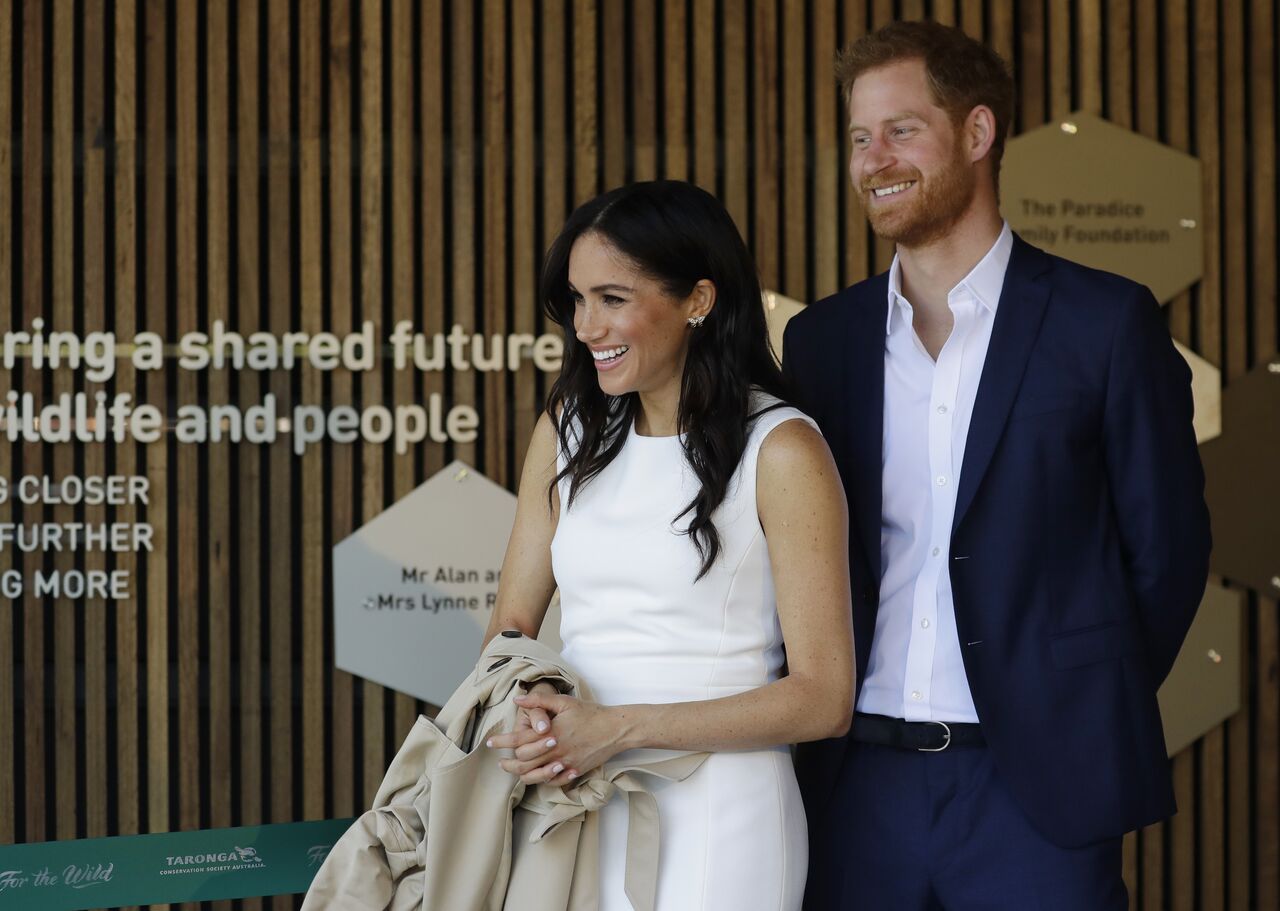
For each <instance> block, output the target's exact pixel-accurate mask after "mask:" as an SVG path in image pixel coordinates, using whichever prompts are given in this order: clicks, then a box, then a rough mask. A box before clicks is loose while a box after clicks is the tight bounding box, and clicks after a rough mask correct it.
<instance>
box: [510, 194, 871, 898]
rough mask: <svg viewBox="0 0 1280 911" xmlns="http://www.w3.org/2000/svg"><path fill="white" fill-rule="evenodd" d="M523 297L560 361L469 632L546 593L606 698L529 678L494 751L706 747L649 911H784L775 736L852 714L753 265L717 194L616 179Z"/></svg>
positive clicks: (818, 459)
mask: <svg viewBox="0 0 1280 911" xmlns="http://www.w3.org/2000/svg"><path fill="white" fill-rule="evenodd" d="M540 291H541V295H542V299H543V301H545V302H546V303H545V307H546V312H547V314H548V315H549V316H550V317H551V318H552V319H554V320H555V321H556V322H558V323H560V324H561V325H562V326H564V328H565V333H566V336H567V338H566V346H565V359H564V366H563V369H562V371H561V374H560V378H559V379H558V380H557V381H556V384H555V386H554V387H553V389H552V391H551V394H550V396H549V399H548V402H547V410H546V414H544V415H543V416H542V418H541V420H540V421H539V423H538V425H537V428H536V429H535V430H534V434H533V439H532V441H531V443H530V445H529V451H528V455H527V456H526V459H525V464H524V472H523V477H522V479H521V484H520V496H519V503H518V506H517V510H516V521H515V527H514V529H513V531H512V534H511V541H510V543H509V545H508V548H507V555H506V559H505V561H504V563H503V568H502V582H501V588H500V591H499V593H498V601H497V606H496V607H495V609H494V612H493V616H492V619H491V621H490V624H489V631H488V635H487V636H486V641H488V639H490V638H492V637H493V636H494V635H496V634H497V633H498V632H499V631H501V630H503V629H511V628H518V629H520V630H521V631H523V632H524V633H525V634H526V635H529V636H535V635H537V632H538V629H539V627H540V625H541V623H542V618H543V616H544V614H545V612H546V607H547V602H548V601H549V600H550V599H551V596H552V594H553V592H554V590H555V588H556V585H557V583H559V587H560V606H561V615H562V620H561V638H562V639H563V641H564V650H563V655H564V658H565V660H566V661H568V662H569V663H570V664H571V665H572V666H573V667H575V668H576V669H577V670H578V671H579V672H580V673H581V674H582V675H583V678H584V679H585V680H586V681H587V682H588V683H589V684H590V686H591V688H592V690H593V692H594V694H595V697H596V698H597V699H598V700H599V702H598V703H587V702H584V701H581V700H577V699H573V698H571V697H568V696H562V695H559V694H558V693H556V692H555V690H554V688H552V687H551V686H550V685H539V686H538V687H537V688H535V690H534V691H533V692H532V693H530V695H529V696H528V697H525V698H524V700H523V706H524V715H523V717H522V720H521V723H520V725H519V726H518V728H517V730H515V731H514V732H512V733H510V734H505V735H502V736H500V737H495V738H493V739H492V741H490V743H491V744H492V746H493V747H494V748H495V749H500V750H504V751H505V750H514V753H508V752H504V753H503V754H502V755H503V756H504V757H505V758H503V760H502V763H503V767H504V768H506V769H507V770H508V771H510V772H512V773H514V774H516V775H519V776H521V778H522V779H523V780H524V781H525V782H526V783H537V782H550V783H552V784H558V785H568V784H569V783H571V782H572V781H573V779H574V778H576V777H577V776H578V775H579V774H580V773H581V772H585V771H588V770H590V769H594V768H596V767H598V766H599V765H601V764H602V763H604V762H607V761H610V760H615V759H619V758H623V759H628V758H634V759H653V758H660V757H661V756H662V755H663V754H661V753H655V752H653V751H655V750H658V751H661V750H682V751H683V750H696V751H711V753H712V755H711V756H710V757H709V758H708V759H707V761H706V762H705V763H704V764H703V765H702V766H701V767H700V768H699V769H698V770H697V771H696V772H695V773H694V774H693V775H691V776H689V777H688V778H687V779H685V780H684V781H681V782H675V783H661V784H658V785H656V786H655V787H654V788H653V791H654V793H655V794H656V796H657V799H658V805H659V813H660V818H661V849H660V860H659V874H658V893H657V894H658V900H657V906H658V908H660V909H687V908H693V907H697V908H733V909H741V908H752V909H766V908H767V909H774V908H777V909H794V908H799V907H800V901H801V896H802V894H803V891H804V880H805V869H806V865H807V851H808V845H807V836H806V831H805V819H804V809H803V807H802V806H801V802H800V795H799V791H798V790H797V787H796V781H795V774H794V772H793V769H792V765H791V757H790V752H789V750H788V748H787V746H786V744H789V743H794V742H797V741H805V740H816V739H821V738H827V737H837V736H842V735H843V734H844V733H845V731H846V730H847V729H848V726H849V722H850V718H851V716H852V707H851V702H852V689H853V657H852V655H853V647H852V630H851V622H850V609H849V604H850V600H849V597H850V596H849V578H848V565H847V553H848V547H847V534H848V531H847V517H846V513H845V498H844V493H843V490H842V488H841V486H840V482H839V479H838V476H837V473H836V469H835V466H834V463H833V461H832V459H831V455H830V453H829V451H828V449H827V446H826V443H825V442H824V441H823V439H822V437H821V436H820V435H819V434H818V432H817V431H816V430H815V429H814V427H813V425H812V422H810V421H809V419H808V418H806V417H805V416H804V415H802V414H801V413H800V412H798V411H796V410H795V409H793V408H789V407H785V406H784V405H783V404H782V403H781V401H780V399H781V397H782V378H781V376H780V374H779V373H778V370H777V367H776V364H775V362H774V360H773V356H772V353H771V352H770V349H769V343H768V334H767V329H766V325H765V319H764V312H763V308H762V306H761V289H760V284H759V280H758V279H757V278H756V274H755V270H754V268H753V266H752V263H751V259H750V255H749V254H748V252H747V249H746V246H745V245H744V244H743V242H742V238H741V237H740V236H739V234H738V232H737V229H736V228H735V227H734V224H733V221H732V220H731V219H730V218H729V215H728V214H727V213H726V212H725V210H724V208H723V207H722V206H721V205H720V203H719V202H717V201H716V200H715V198H714V197H712V196H711V195H710V194H708V193H706V192H704V191H702V190H699V189H697V188H696V187H693V186H691V185H689V184H685V183H679V182H675V181H659V182H654V183H641V184H633V185H631V186H627V187H623V188H620V189H617V190H613V191H611V192H609V193H606V194H604V195H603V196H600V197H598V198H596V199H594V200H592V201H591V202H588V203H586V204H585V205H583V206H582V207H581V208H579V209H578V210H577V211H576V212H574V213H573V215H572V216H571V217H570V219H569V221H568V223H567V224H566V225H565V227H564V230H563V231H562V232H561V234H560V236H559V237H558V238H557V239H556V241H555V242H554V244H552V246H551V249H550V251H549V252H548V254H547V259H546V262H545V264H544V268H543V275H542V281H541V288H540ZM784 643H785V662H786V671H787V673H786V676H781V672H782V667H783V663H784ZM624 751H636V752H629V753H626V755H625V756H623V755H621V754H623V753H624ZM626 835H627V805H626V802H625V801H622V800H615V801H612V802H611V803H610V804H609V805H607V806H606V807H605V808H604V810H603V811H602V813H601V845H600V851H601V854H600V856H601V888H602V896H601V901H602V907H603V908H605V909H628V908H630V905H629V903H628V901H627V899H626V897H625V894H624V891H623V872H624V862H625V856H624V855H625V850H626Z"/></svg>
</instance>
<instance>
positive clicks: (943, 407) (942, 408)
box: [938, 405, 947, 414]
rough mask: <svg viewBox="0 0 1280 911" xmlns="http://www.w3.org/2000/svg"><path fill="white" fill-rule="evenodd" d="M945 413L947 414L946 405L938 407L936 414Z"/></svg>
mask: <svg viewBox="0 0 1280 911" xmlns="http://www.w3.org/2000/svg"><path fill="white" fill-rule="evenodd" d="M946 413H947V406H946V405H939V406H938V414H946Z"/></svg>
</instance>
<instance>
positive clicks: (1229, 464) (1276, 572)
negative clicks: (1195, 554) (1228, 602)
mask: <svg viewBox="0 0 1280 911" xmlns="http://www.w3.org/2000/svg"><path fill="white" fill-rule="evenodd" d="M1278 452H1280V355H1277V356H1275V357H1273V358H1271V360H1270V361H1268V362H1266V363H1263V364H1260V365H1259V366H1257V367H1255V368H1254V369H1253V370H1251V371H1250V372H1249V373H1246V374H1245V375H1244V376H1242V377H1238V378H1236V379H1234V380H1232V381H1231V382H1230V383H1228V384H1227V387H1226V389H1225V390H1224V391H1223V393H1222V435H1221V436H1220V437H1218V438H1217V439H1215V440H1211V441H1209V442H1207V443H1205V444H1204V445H1203V446H1201V447H1200V460H1201V461H1202V462H1203V463H1204V475H1205V487H1204V496H1205V500H1206V501H1207V502H1208V504H1209V515H1210V517H1211V519H1212V527H1213V553H1212V554H1211V555H1210V557H1209V565H1210V566H1212V567H1213V570H1214V572H1218V573H1222V575H1224V576H1226V577H1227V578H1228V579H1230V580H1231V581H1232V582H1239V583H1240V584H1242V585H1247V586H1248V587H1249V588H1252V589H1254V590H1256V591H1258V592H1261V593H1262V594H1264V595H1266V596H1267V597H1268V598H1280V473H1277V471H1276V461H1277V460H1276V453H1278Z"/></svg>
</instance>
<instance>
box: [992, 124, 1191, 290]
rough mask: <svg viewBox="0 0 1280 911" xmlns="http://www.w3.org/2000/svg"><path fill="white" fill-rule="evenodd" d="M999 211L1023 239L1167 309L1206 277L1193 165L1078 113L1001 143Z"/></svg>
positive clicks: (1186, 157)
mask: <svg viewBox="0 0 1280 911" xmlns="http://www.w3.org/2000/svg"><path fill="white" fill-rule="evenodd" d="M1000 199H1001V209H1002V210H1003V211H1004V215H1005V218H1007V219H1008V220H1009V224H1010V225H1011V226H1012V227H1013V229H1014V230H1015V231H1017V232H1018V233H1019V234H1020V235H1021V236H1022V238H1023V239H1024V240H1027V241H1029V242H1030V243H1033V244H1035V245H1036V246H1037V247H1041V248H1043V249H1045V250H1048V251H1049V252H1050V253H1055V254H1057V255H1059V256H1064V257H1066V258H1067V259H1071V260H1075V261H1076V262H1079V263H1083V264H1084V265H1086V266H1093V267H1094V268H1097V269H1106V270H1107V271H1108V272H1116V273H1118V274H1120V275H1126V276H1128V277H1129V278H1132V279H1134V280H1135V281H1139V282H1141V283H1142V284H1144V285H1146V286H1147V287H1148V288H1150V289H1151V290H1152V292H1153V293H1154V294H1155V296H1156V300H1158V301H1160V302H1161V303H1165V302H1166V301H1168V300H1169V299H1170V298H1172V297H1173V296H1174V295H1176V294H1178V292H1180V291H1182V290H1183V289H1185V288H1186V287H1187V286H1188V285H1190V284H1191V283H1192V282H1195V281H1196V280H1197V279H1199V278H1200V275H1201V274H1202V272H1203V271H1204V247H1203V244H1204V239H1203V237H1202V229H1201V226H1200V225H1201V216H1200V162H1199V161H1198V160H1197V159H1195V158H1192V157H1191V156H1190V155H1186V154H1184V153H1182V152H1179V151H1177V150H1176V149H1171V148H1169V147H1168V146H1164V145H1161V144H1160V143H1158V142H1153V141H1152V140H1150V139H1147V138H1145V137H1143V136H1140V135H1138V134H1137V133H1133V132H1131V131H1129V130H1126V129H1124V128H1122V127H1118V126H1116V125H1115V124H1112V123H1108V122H1107V121H1105V120H1102V119H1101V118H1098V117H1095V116H1093V115H1092V114H1085V113H1076V114H1072V115H1071V116H1070V117H1068V118H1066V119H1065V120H1062V121H1058V122H1054V123H1048V124H1046V125H1044V126H1042V127H1039V128H1037V129H1034V130H1031V131H1030V132H1028V133H1023V134H1022V135H1021V136H1016V137H1014V138H1012V139H1010V140H1009V143H1008V145H1007V146H1006V147H1005V153H1004V159H1003V162H1002V164H1001V168H1000Z"/></svg>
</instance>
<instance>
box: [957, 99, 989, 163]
mask: <svg viewBox="0 0 1280 911" xmlns="http://www.w3.org/2000/svg"><path fill="white" fill-rule="evenodd" d="M964 140H965V144H966V147H967V151H968V153H969V160H970V161H981V160H982V159H983V158H985V157H986V156H987V154H988V153H989V152H990V151H991V147H992V146H993V145H995V142H996V115H995V114H994V113H993V112H992V110H991V108H989V107H987V106H986V105H985V104H980V105H978V106H977V107H975V108H974V109H973V110H972V111H970V112H969V116H968V117H966V118H965V121H964Z"/></svg>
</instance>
